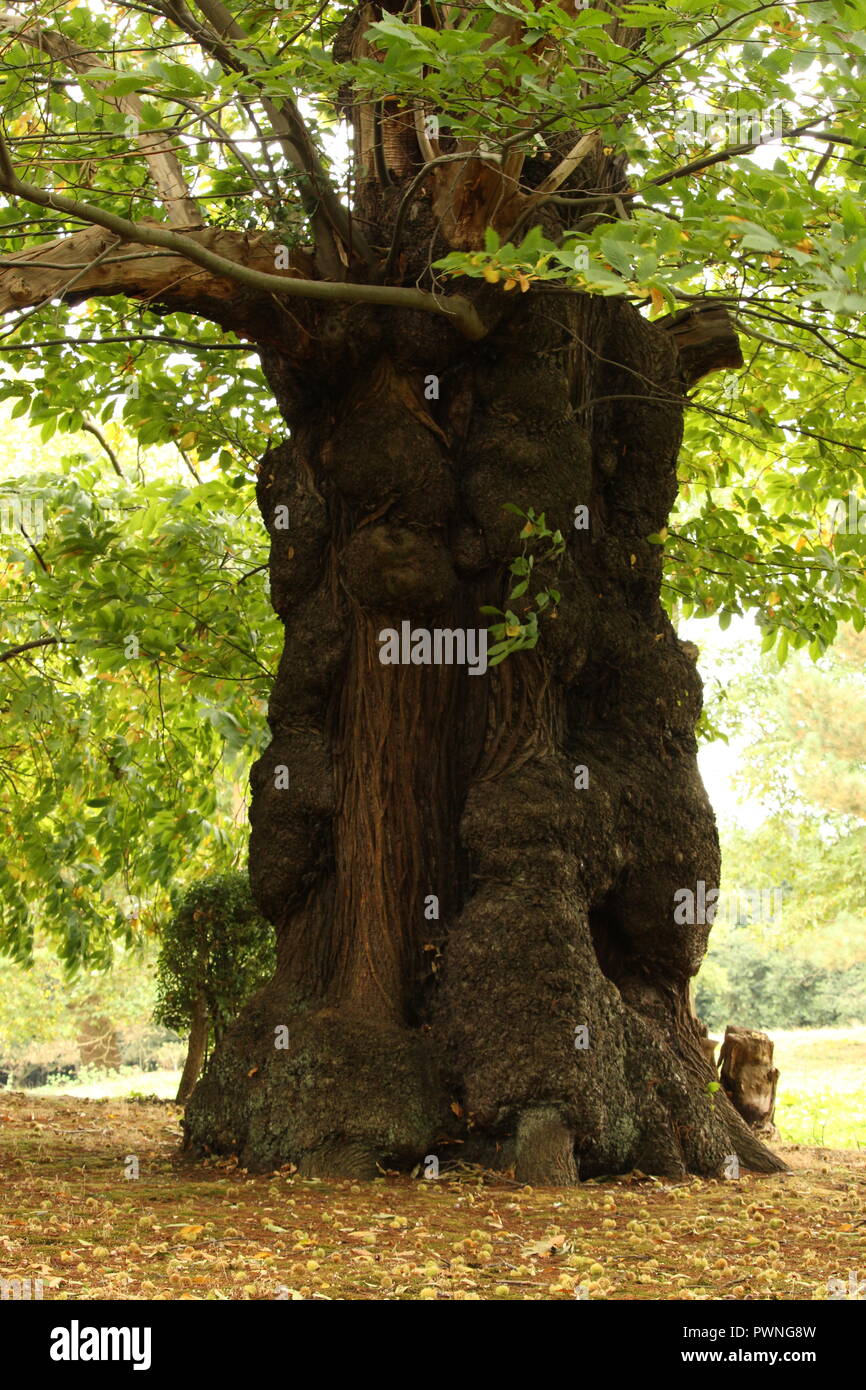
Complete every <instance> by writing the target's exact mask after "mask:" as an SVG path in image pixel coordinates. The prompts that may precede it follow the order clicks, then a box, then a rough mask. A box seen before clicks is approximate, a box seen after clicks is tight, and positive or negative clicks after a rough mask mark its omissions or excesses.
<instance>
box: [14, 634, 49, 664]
mask: <svg viewBox="0 0 866 1390" xmlns="http://www.w3.org/2000/svg"><path fill="white" fill-rule="evenodd" d="M59 641H60V638H59V637H38V638H37V639H36V640H35V641H33V642H22V643H21V645H20V646H18V647H7V649H6V651H5V652H0V661H11V660H12V658H13V656H22V655H23V654H24V652H31V651H33V649H34V648H35V647H53V646H56V645H57V643H58V642H59Z"/></svg>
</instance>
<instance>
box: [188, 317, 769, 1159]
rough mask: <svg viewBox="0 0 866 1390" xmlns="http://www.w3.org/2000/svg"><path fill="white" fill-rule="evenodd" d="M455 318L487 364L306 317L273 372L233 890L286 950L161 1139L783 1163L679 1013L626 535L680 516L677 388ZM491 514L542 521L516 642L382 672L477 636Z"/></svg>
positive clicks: (668, 787) (660, 756) (521, 329)
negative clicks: (273, 660) (271, 635)
mask: <svg viewBox="0 0 866 1390" xmlns="http://www.w3.org/2000/svg"><path fill="white" fill-rule="evenodd" d="M486 293H487V292H486V291H485V292H482V301H483V300H484V296H485V295H486ZM491 305H492V306H493V307H492V308H491V307H490V306H491ZM481 307H482V312H483V313H484V314H486V315H487V317H488V321H489V322H491V323H493V327H492V329H491V334H490V337H489V339H488V340H487V341H486V342H485V343H483V344H479V345H471V344H468V343H461V342H459V340H457V339H456V336H454V335H452V334H450V333H449V331H448V330H447V328H445V327H444V326H441V327H440V326H439V325H437V324H434V323H431V322H429V321H424V322H422V321H421V320H420V316H417V317H416V316H412V317H409V316H405V317H400V318H396V317H395V318H389V319H385V318H381V317H379V318H377V317H376V316H375V315H373V314H370V313H369V312H367V311H355V310H350V311H345V312H342V313H339V312H338V313H334V312H333V311H330V310H328V311H323V312H322V316H321V318H320V320H319V331H318V333H317V335H315V336H316V341H317V342H318V343H319V344H321V347H320V351H319V356H318V359H317V361H316V362H315V364H314V366H310V367H308V369H307V370H306V371H305V372H304V373H303V374H302V373H300V372H299V370H298V369H297V368H296V367H293V366H292V364H291V363H290V362H288V361H287V360H286V359H285V358H282V357H281V356H280V355H279V353H268V354H266V355H265V359H264V360H265V367H266V370H267V373H268V376H269V379H270V381H271V384H272V386H273V388H274V391H275V394H276V396H277V399H278V400H279V401H280V403H281V405H282V408H283V410H284V413H285V416H286V419H287V421H288V423H289V424H290V426H291V429H292V438H291V442H289V443H287V444H285V445H282V446H280V447H279V448H277V449H276V450H274V451H272V452H271V453H270V454H268V455H267V456H266V457H265V459H264V460H263V463H262V467H261V473H260V479H259V502H260V506H261V510H262V514H263V516H264V518H265V521H266V523H267V524H268V526H269V528H270V530H271V537H272V550H271V574H272V596H273V601H274V604H275V607H276V609H277V611H278V613H279V614H280V616H281V618H282V619H283V622H284V624H285V630H286V644H285V651H284V655H283V660H282V663H281V666H280V673H279V678H278V681H277V685H276V688H275V691H274V695H273V699H272V702H271V708H270V722H271V728H272V732H273V741H272V744H271V747H270V748H269V750H268V751H267V752H266V753H265V755H264V756H263V758H262V759H261V760H260V761H259V763H258V764H257V765H256V767H255V768H254V770H253V775H252V786H253V805H252V826H253V832H252V842H251V874H252V882H253V887H254V891H255V894H256V897H257V900H258V902H259V905H260V907H261V908H262V910H263V911H264V912H265V913H266V914H267V915H268V916H269V917H270V919H271V920H272V921H273V922H274V923H275V925H276V928H277V932H278V941H279V950H278V956H279V964H278V969H277V973H276V976H275V978H274V980H273V981H272V982H271V983H270V984H269V985H268V986H267V987H266V988H265V989H264V990H263V991H261V993H260V994H259V995H258V996H257V998H256V999H255V1000H254V1001H253V1002H252V1003H251V1004H250V1005H249V1006H248V1007H247V1009H246V1010H245V1011H244V1013H243V1014H242V1015H241V1017H240V1019H239V1020H238V1021H237V1023H236V1024H235V1025H234V1027H233V1028H232V1029H230V1030H229V1033H228V1034H227V1036H226V1038H225V1039H224V1041H223V1043H222V1045H221V1046H220V1047H219V1048H218V1049H217V1051H216V1054H215V1056H214V1058H213V1060H212V1062H211V1064H210V1067H209V1069H208V1071H207V1073H206V1075H205V1077H204V1079H203V1080H202V1082H201V1083H200V1085H199V1087H198V1088H197V1090H196V1092H195V1093H194V1095H193V1097H192V1099H191V1102H190V1104H189V1106H188V1109H187V1117H186V1125H187V1135H188V1141H189V1143H191V1144H192V1145H193V1146H195V1147H197V1148H199V1149H205V1148H208V1149H213V1150H217V1151H237V1152H238V1153H239V1155H240V1157H241V1161H242V1162H243V1163H245V1164H247V1165H248V1166H250V1167H253V1168H266V1167H272V1166H275V1165H277V1164H279V1163H283V1162H286V1161H292V1162H294V1163H297V1164H298V1166H299V1167H300V1169H301V1171H302V1172H306V1173H343V1174H345V1173H351V1174H354V1175H358V1174H363V1173H368V1174H372V1173H374V1172H375V1171H376V1169H377V1165H379V1166H387V1165H391V1164H398V1165H402V1166H411V1165H413V1164H414V1163H416V1162H417V1161H418V1160H419V1159H421V1158H423V1157H424V1156H425V1155H427V1154H428V1153H435V1152H437V1147H438V1146H441V1145H442V1144H443V1142H444V1141H449V1142H451V1141H453V1140H455V1139H459V1140H462V1141H463V1143H462V1147H461V1154H462V1155H465V1156H469V1157H472V1156H474V1157H477V1158H478V1159H480V1160H483V1161H484V1162H487V1163H490V1164H496V1163H498V1164H501V1165H503V1166H511V1165H513V1166H514V1167H515V1169H516V1172H517V1173H518V1175H519V1176H521V1177H523V1178H524V1179H525V1180H527V1181H531V1182H569V1181H573V1180H574V1179H575V1177H576V1176H577V1175H578V1174H579V1175H580V1176H582V1177H586V1176H590V1175H593V1174H604V1173H612V1172H620V1171H624V1170H626V1169H628V1168H630V1167H638V1168H640V1169H641V1170H642V1171H644V1172H648V1173H659V1174H667V1175H677V1174H681V1173H683V1172H684V1171H685V1170H686V1169H690V1170H693V1171H698V1172H703V1173H715V1172H718V1171H720V1169H721V1168H722V1166H723V1163H724V1160H725V1159H726V1157H727V1156H728V1155H730V1154H731V1153H734V1152H735V1153H737V1154H738V1155H739V1157H740V1159H741V1160H742V1161H743V1162H744V1163H745V1164H746V1165H748V1166H751V1167H757V1168H764V1169H772V1168H778V1167H781V1166H782V1165H781V1164H780V1163H779V1162H778V1160H776V1159H775V1158H774V1157H773V1156H772V1155H771V1154H770V1153H769V1152H768V1151H767V1150H766V1149H764V1148H763V1146H762V1145H761V1144H760V1143H759V1142H758V1141H757V1140H755V1139H754V1136H752V1135H751V1134H750V1133H749V1131H748V1129H747V1128H746V1126H745V1125H744V1124H743V1122H742V1121H741V1120H740V1119H739V1117H738V1116H737V1115H736V1114H735V1112H734V1111H733V1110H732V1108H731V1107H730V1105H729V1104H728V1103H727V1101H726V1100H725V1099H724V1097H718V1096H715V1097H714V1094H713V1092H712V1091H711V1089H710V1085H709V1083H710V1082H712V1081H713V1080H714V1079H715V1071H714V1069H713V1068H712V1065H711V1062H710V1061H709V1060H708V1058H707V1056H706V1055H705V1047H704V1046H703V1045H702V1044H703V1043H704V1042H705V1039H704V1038H703V1036H702V1030H701V1028H700V1026H699V1024H698V1023H697V1021H696V1020H695V1019H694V1017H693V1014H692V1011H691V1009H690V1006H689V1000H688V988H689V981H690V979H691V977H692V976H693V974H694V973H695V971H696V970H697V968H698V965H699V963H700V960H701V958H702V955H703V952H704V949H705V946H706V940H707V936H708V933H709V924H708V923H707V922H706V921H702V920H701V913H700V912H698V916H697V920H695V921H694V923H693V924H686V925H680V924H678V922H677V920H676V914H675V905H676V902H677V899H676V898H675V894H677V893H678V891H679V890H682V889H691V890H692V892H693V893H696V895H697V900H698V902H700V898H701V888H700V886H699V885H700V884H703V885H705V889H706V891H709V889H710V888H711V887H712V886H714V885H715V884H717V883H718V875H719V853H718V840H717V835H716V827H715V821H714V818H713V814H712V811H711V809H710V807H709V805H708V802H707V798H706V795H705V792H704V788H703V786H702V784H701V781H700V778H699V775H698V772H697V764H696V744H695V737H694V727H695V723H696V720H697V718H698V715H699V712H700V705H701V686H700V680H699V677H698V675H697V672H696V668H695V664H694V661H693V659H692V657H691V654H690V653H689V652H688V651H687V650H685V649H684V647H683V645H681V644H680V643H679V642H678V641H677V638H676V636H675V634H674V632H673V630H672V628H671V626H670V623H669V621H668V619H667V617H666V616H665V614H664V611H663V609H662V607H661V605H660V601H659V592H660V583H661V554H660V548H659V547H658V546H657V545H654V544H651V543H650V542H648V541H647V539H646V537H647V536H648V535H650V534H651V533H653V532H657V531H659V530H660V529H661V528H662V527H663V526H664V524H665V522H666V519H667V516H668V512H669V510H670V507H671V505H672V503H673V500H674V496H675V491H676V458H677V449H678V445H679V441H680V433H681V425H682V401H683V397H684V392H685V390H686V388H687V385H688V373H687V372H686V371H685V370H684V368H683V365H682V363H681V362H680V360H679V357H678V354H677V351H676V347H675V343H674V341H673V338H672V336H671V335H670V334H668V333H667V332H665V331H664V330H663V329H662V328H660V327H658V326H657V325H653V324H650V323H648V322H647V321H646V320H645V319H643V318H642V317H641V316H640V315H639V314H638V313H637V312H636V311H634V310H633V309H631V308H629V307H628V306H627V305H624V304H622V303H618V302H613V301H609V300H603V301H599V300H593V299H590V298H589V297H585V296H583V297H581V296H574V297H570V298H565V299H562V298H558V299H556V300H550V299H545V298H543V297H541V296H538V297H533V296H526V297H525V298H522V299H521V300H518V301H515V300H512V299H506V298H505V297H504V296H502V295H501V294H499V295H498V296H497V295H496V292H490V294H489V297H488V300H487V302H483V303H482V305H481ZM431 377H435V378H437V380H438V390H439V394H438V400H437V399H433V400H429V399H427V396H426V395H425V384H426V385H427V386H428V388H429V383H430V380H431ZM427 394H428V395H429V394H430V392H429V390H428V392H427ZM506 501H508V502H513V503H516V504H517V505H518V506H520V507H522V508H524V509H527V508H529V507H535V509H536V510H537V511H542V510H543V511H544V512H545V513H546V516H547V519H548V522H549V524H550V525H551V526H553V527H559V528H560V529H561V530H562V532H563V534H564V535H565V536H566V537H567V548H566V553H565V556H564V557H563V559H562V561H561V562H560V564H559V566H558V572H557V573H556V575H555V585H556V587H557V588H558V589H559V590H560V591H561V593H562V599H561V601H560V603H559V604H558V605H557V610H556V612H555V614H554V615H552V616H550V617H547V618H543V619H542V637H541V641H540V643H539V646H538V648H537V649H536V650H535V651H533V652H521V653H518V654H516V655H513V656H511V657H509V658H508V659H507V660H506V661H505V662H504V663H503V664H502V665H501V666H498V667H496V668H495V669H492V670H488V671H487V673H486V674H484V675H472V674H470V673H469V672H468V670H467V669H466V668H465V667H459V666H455V665H452V666H448V665H441V666H424V665H417V666H416V665H405V666H403V665H400V666H391V665H383V664H382V663H381V662H380V661H379V659H378V655H379V645H378V637H379V634H380V633H381V632H383V630H384V629H386V628H394V629H398V630H399V629H400V626H401V623H402V622H404V621H406V620H409V621H410V622H411V624H412V625H413V626H415V627H426V628H429V629H432V628H448V629H456V628H468V627H476V628H477V627H479V626H481V625H482V624H483V623H484V622H486V621H487V620H486V619H484V618H482V617H480V616H479V614H478V608H479V605H481V604H485V603H486V604H491V603H492V604H499V605H501V602H502V599H503V594H504V587H503V585H504V573H505V568H506V566H507V564H508V563H509V562H510V561H511V559H512V558H513V557H514V556H515V554H517V553H519V551H520V542H519V540H518V532H519V529H520V527H519V523H518V524H515V519H514V517H513V516H512V515H510V514H509V513H508V512H506V511H505V510H503V503H504V502H506ZM580 505H585V506H587V507H588V509H589V516H590V526H589V529H588V530H577V529H575V526H574V524H573V520H574V516H575V508H576V507H578V506H580ZM279 507H282V508H287V509H288V515H289V516H290V518H291V530H290V533H289V534H287V533H286V532H285V531H284V530H282V529H280V527H279V526H278V524H277V520H276V519H277V516H278V515H280V513H278V510H277V509H278V508H279ZM282 515H285V513H282ZM543 577H546V578H547V580H548V582H552V581H553V580H554V575H553V574H552V573H550V574H547V575H546V576H544V574H543V573H542V574H540V575H539V580H538V582H539V584H540V583H541V579H542V578H543ZM280 767H286V768H288V769H289V773H290V786H289V789H288V790H286V789H284V788H283V787H281V786H280V785H279V783H280V778H279V777H278V776H277V775H276V773H277V770H278V769H279V768H280ZM578 767H585V768H586V769H587V771H588V785H587V786H584V785H583V781H584V780H585V778H584V777H582V776H578V777H575V770H576V769H577V768H578ZM577 784H579V785H577ZM433 899H435V900H437V901H438V910H439V915H438V918H436V917H435V916H434V917H431V912H430V904H431V901H433ZM709 915H710V916H711V915H712V914H711V913H710V914H709ZM279 1025H287V1026H288V1029H289V1037H290V1044H289V1047H288V1048H287V1049H279V1048H277V1047H276V1046H275V1044H274V1039H275V1036H276V1031H277V1029H278V1027H279ZM584 1030H585V1031H584ZM440 1152H441V1149H440Z"/></svg>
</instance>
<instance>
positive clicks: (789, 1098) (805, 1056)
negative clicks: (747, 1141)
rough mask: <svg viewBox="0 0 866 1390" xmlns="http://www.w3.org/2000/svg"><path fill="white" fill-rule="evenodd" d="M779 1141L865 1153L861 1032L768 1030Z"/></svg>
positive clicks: (864, 1032)
mask: <svg viewBox="0 0 866 1390" xmlns="http://www.w3.org/2000/svg"><path fill="white" fill-rule="evenodd" d="M770 1036H771V1038H772V1039H773V1042H774V1044H775V1063H776V1066H777V1067H778V1068H779V1087H778V1094H777V1097H776V1124H777V1126H778V1128H779V1132H780V1134H781V1135H782V1138H783V1140H785V1142H786V1143H791V1144H815V1145H819V1146H825V1145H826V1146H827V1147H829V1148H833V1149H849V1148H850V1149H862V1150H866V1028H847V1029H839V1028H798V1029H787V1030H774V1031H772V1032H771V1033H770Z"/></svg>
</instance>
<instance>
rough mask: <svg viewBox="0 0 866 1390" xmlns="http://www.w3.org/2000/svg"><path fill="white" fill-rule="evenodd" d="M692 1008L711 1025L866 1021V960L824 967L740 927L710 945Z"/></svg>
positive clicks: (826, 1025)
mask: <svg viewBox="0 0 866 1390" xmlns="http://www.w3.org/2000/svg"><path fill="white" fill-rule="evenodd" d="M694 998H695V1007H696V1010H697V1013H698V1014H699V1016H700V1017H701V1018H702V1019H703V1021H704V1023H706V1024H707V1025H708V1027H709V1028H711V1029H722V1028H724V1027H725V1025H726V1024H728V1023H738V1024H740V1025H741V1026H743V1027H745V1028H760V1029H767V1028H834V1027H844V1026H845V1025H847V1024H849V1023H850V1022H852V1020H866V963H864V962H863V961H860V962H858V963H857V964H854V965H851V966H849V967H848V968H847V969H843V970H828V969H826V968H824V967H822V966H820V965H818V964H816V963H815V961H814V960H811V959H808V958H807V957H805V956H802V955H797V954H792V953H791V952H790V951H783V950H779V949H767V948H766V947H765V946H764V947H762V946H760V945H758V944H757V943H756V942H755V941H754V940H750V939H749V937H748V936H747V935H746V934H745V933H744V932H742V931H740V932H733V933H731V935H730V936H729V937H727V938H726V939H724V940H723V941H722V942H720V944H719V945H718V946H717V947H716V948H715V949H713V950H711V953H710V956H709V957H708V959H707V962H706V964H705V965H704V967H703V968H702V970H701V972H700V974H699V975H698V976H697V979H696V980H695V990H694Z"/></svg>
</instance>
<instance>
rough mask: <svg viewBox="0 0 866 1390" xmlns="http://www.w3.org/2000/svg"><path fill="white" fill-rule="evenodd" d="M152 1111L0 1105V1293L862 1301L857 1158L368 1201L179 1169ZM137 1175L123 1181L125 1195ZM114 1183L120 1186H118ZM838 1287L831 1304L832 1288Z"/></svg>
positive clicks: (175, 1133) (365, 1190)
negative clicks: (720, 1175)
mask: <svg viewBox="0 0 866 1390" xmlns="http://www.w3.org/2000/svg"><path fill="white" fill-rule="evenodd" d="M180 1118H181V1111H180V1110H179V1109H178V1108H177V1107H176V1106H175V1105H173V1104H171V1103H168V1102H165V1101H155V1100H154V1101H117V1100H79V1099H74V1100H73V1099H71V1098H69V1097H45V1098H34V1097H33V1095H32V1093H31V1094H25V1093H23V1092H4V1093H3V1094H2V1095H0V1278H3V1279H6V1280H12V1279H28V1278H29V1279H31V1280H34V1281H35V1280H41V1281H42V1297H43V1298H44V1299H46V1300H47V1299H61V1300H62V1299H71V1300H75V1299H100V1298H109V1299H160V1300H175V1299H217V1300H223V1299H280V1298H282V1299H286V1298H287V1299H376V1300H416V1299H420V1300H423V1301H433V1300H440V1299H441V1300H463V1299H470V1300H494V1301H499V1300H507V1299H521V1300H522V1299H530V1300H533V1299H574V1298H590V1299H605V1300H625V1301H628V1300H635V1299H640V1300H671V1299H688V1300H703V1299H730V1300H743V1299H744V1300H773V1301H784V1300H789V1299H810V1300H813V1299H826V1298H827V1297H828V1293H829V1288H830V1286H829V1285H828V1280H830V1279H838V1280H842V1281H844V1285H845V1287H847V1288H850V1289H851V1290H852V1292H851V1293H850V1294H849V1295H848V1296H849V1297H853V1298H857V1297H858V1293H857V1281H858V1279H863V1280H864V1290H866V1154H864V1153H862V1152H858V1151H856V1150H836V1151H832V1150H827V1149H813V1148H804V1147H799V1146H790V1145H788V1146H781V1148H780V1147H779V1146H777V1151H779V1152H781V1153H783V1155H784V1157H785V1158H786V1159H787V1161H788V1163H789V1164H790V1167H791V1172H790V1173H788V1174H783V1175H778V1176H772V1177H759V1176H756V1175H752V1174H748V1173H745V1174H743V1175H741V1176H740V1177H739V1178H737V1179H728V1180H726V1179H719V1180H701V1179H697V1178H691V1179H689V1180H687V1181H684V1182H670V1181H666V1180H661V1179H656V1178H646V1177H641V1176H637V1175H634V1174H632V1175H629V1176H628V1177H624V1178H609V1179H602V1180H597V1181H592V1182H589V1183H584V1184H582V1185H581V1186H580V1187H579V1188H577V1189H576V1190H566V1191H560V1190H553V1189H537V1190H533V1189H531V1188H526V1187H522V1186H520V1184H518V1183H516V1182H511V1181H509V1180H507V1179H503V1178H501V1177H498V1176H494V1175H492V1174H484V1173H481V1172H479V1171H478V1170H470V1169H460V1168H456V1169H454V1170H452V1171H448V1170H446V1169H444V1168H443V1172H442V1176H441V1177H440V1178H439V1179H438V1180H436V1181H434V1180H427V1179H425V1178H424V1177H423V1176H420V1175H419V1176H417V1177H415V1178H410V1177H406V1176H383V1177H382V1178H381V1179H380V1180H378V1181H376V1182H374V1183H368V1184H353V1183H349V1182H322V1181H318V1180H305V1179H302V1178H300V1177H298V1176H297V1175H296V1174H294V1173H292V1172H291V1171H290V1170H283V1171H281V1172H279V1173H275V1174H273V1175H272V1176H268V1175H264V1176H256V1177H252V1176H250V1175H249V1174H247V1173H245V1172H244V1171H243V1170H241V1169H239V1168H238V1167H237V1165H236V1163H235V1162H233V1161H208V1162H205V1163H191V1162H190V1161H189V1160H188V1159H187V1158H186V1157H185V1156H184V1155H182V1154H180V1152H179V1149H178V1141H179V1136H180ZM136 1172H137V1174H138V1176H134V1174H135V1173H136ZM127 1174H129V1175H130V1176H127ZM834 1287H837V1286H834Z"/></svg>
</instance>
